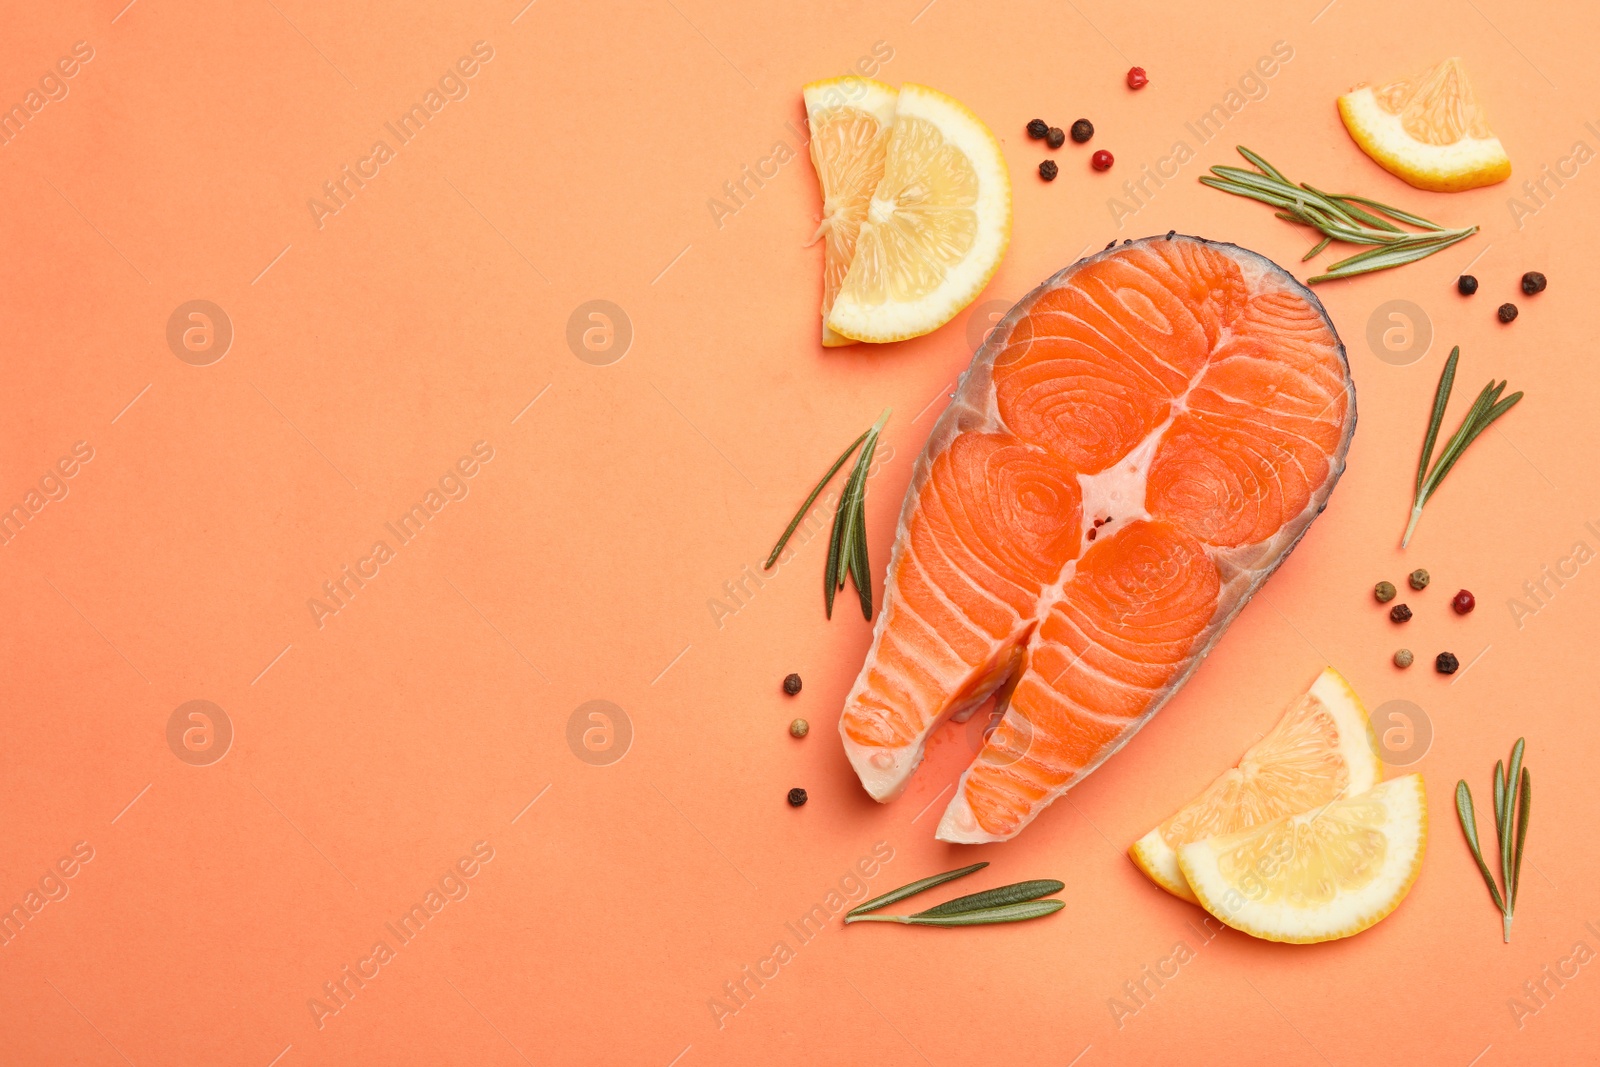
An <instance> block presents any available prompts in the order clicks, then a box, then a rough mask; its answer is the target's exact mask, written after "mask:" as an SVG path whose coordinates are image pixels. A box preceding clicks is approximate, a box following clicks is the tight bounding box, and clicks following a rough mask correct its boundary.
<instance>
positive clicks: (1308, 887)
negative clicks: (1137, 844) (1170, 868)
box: [1178, 774, 1428, 944]
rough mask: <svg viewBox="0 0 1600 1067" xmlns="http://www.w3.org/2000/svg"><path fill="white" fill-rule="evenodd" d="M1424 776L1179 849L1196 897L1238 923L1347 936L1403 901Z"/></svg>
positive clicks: (1417, 859) (1422, 811)
mask: <svg viewBox="0 0 1600 1067" xmlns="http://www.w3.org/2000/svg"><path fill="white" fill-rule="evenodd" d="M1427 840H1428V802H1427V795H1426V793H1425V791H1424V789H1423V785H1422V776H1421V775H1420V774H1408V775H1405V776H1404V777H1401V778H1392V779H1390V780H1389V781H1387V782H1384V783H1383V784H1381V785H1378V786H1376V787H1374V788H1373V789H1371V790H1369V791H1367V792H1365V793H1362V794H1361V795H1360V796H1355V797H1347V798H1344V799H1341V800H1333V801H1329V802H1328V803H1327V804H1323V805H1320V806H1318V807H1315V808H1312V809H1311V810H1310V811H1307V812H1302V813H1301V814H1299V815H1290V816H1288V817H1287V818H1284V819H1280V820H1278V821H1277V822H1274V823H1269V824H1267V825H1266V826H1257V827H1254V828H1252V829H1249V830H1244V831H1241V832H1239V833H1236V834H1223V835H1222V836H1220V837H1210V838H1207V839H1205V840H1204V841H1196V842H1194V843H1192V844H1188V845H1184V846H1183V847H1181V848H1179V849H1178V865H1179V867H1181V868H1182V870H1183V875H1184V878H1185V879H1187V880H1188V883H1189V885H1190V887H1191V888H1193V890H1194V892H1195V895H1196V896H1197V897H1199V899H1200V904H1201V906H1202V907H1204V908H1205V909H1206V910H1207V911H1209V912H1210V913H1211V914H1212V915H1215V916H1216V917H1217V918H1218V919H1221V920H1222V921H1223V922H1225V923H1227V924H1228V925H1229V926H1231V927H1233V928H1234V929H1236V930H1240V931H1243V932H1244V933H1247V934H1250V935H1251V936H1252V937H1260V938H1265V939H1266V940H1269V941H1288V942H1293V943H1295V944H1311V943H1313V942H1317V941H1332V940H1334V939H1336V938H1341V937H1349V936H1351V935H1352V934H1358V933H1360V932H1361V931H1363V930H1365V929H1367V928H1368V927H1370V926H1372V925H1373V924H1374V923H1376V922H1378V921H1379V920H1381V919H1383V918H1384V917H1385V916H1387V915H1388V914H1389V913H1390V912H1392V911H1394V909H1395V908H1397V907H1399V906H1400V902H1401V901H1402V900H1404V899H1405V897H1406V894H1407V893H1408V892H1410V891H1411V885H1412V883H1413V882H1415V881H1416V880H1417V874H1418V873H1419V872H1420V871H1421V870H1422V856H1423V853H1424V852H1425V851H1426V849H1427Z"/></svg>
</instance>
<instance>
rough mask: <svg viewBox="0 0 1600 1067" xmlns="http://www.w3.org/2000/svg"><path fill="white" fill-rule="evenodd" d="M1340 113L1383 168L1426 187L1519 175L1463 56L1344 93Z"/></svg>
mask: <svg viewBox="0 0 1600 1067" xmlns="http://www.w3.org/2000/svg"><path fill="white" fill-rule="evenodd" d="M1339 115H1340V116H1341V117H1342V118H1343V119H1344V125H1345V129H1347V130H1349V131H1350V136H1351V137H1352V138H1354V139H1355V142H1356V144H1358V145H1360V146H1361V150H1362V151H1363V152H1365V153H1366V154H1367V155H1369V156H1371V157H1372V158H1373V160H1374V161H1376V162H1377V164H1378V166H1380V167H1382V168H1383V169H1384V170H1386V171H1388V172H1389V173H1391V174H1393V175H1395V176H1396V177H1398V178H1400V179H1402V180H1404V181H1406V182H1409V183H1410V184H1412V185H1414V186H1416V187H1417V188H1418V189H1431V190H1433V191H1434V192H1438V193H1453V192H1459V191H1460V190H1462V189H1476V188H1477V187H1478V186H1480V185H1493V184H1494V183H1495V182H1503V181H1505V180H1506V179H1507V178H1509V177H1511V160H1510V159H1509V158H1507V156H1506V150H1505V148H1504V147H1502V146H1501V144H1500V138H1498V137H1496V136H1495V135H1494V134H1493V133H1492V132H1490V130H1489V122H1488V119H1487V118H1486V117H1485V115H1484V112H1483V108H1482V107H1481V106H1480V105H1479V104H1478V98H1477V97H1476V96H1474V95H1473V92H1472V84H1471V83H1470V82H1468V81H1467V70H1466V67H1464V66H1463V65H1462V63H1461V60H1459V59H1456V58H1454V57H1452V58H1450V59H1447V60H1445V61H1444V62H1443V63H1440V64H1439V65H1438V66H1436V67H1434V68H1433V69H1432V70H1428V71H1424V72H1423V73H1421V74H1418V75H1416V76H1414V77H1410V78H1400V79H1398V80H1396V81H1392V82H1390V83H1388V84H1387V85H1380V86H1377V87H1376V88H1373V87H1372V86H1362V87H1358V88H1356V89H1355V90H1354V91H1352V92H1349V93H1346V94H1345V95H1344V96H1341V97H1340V98H1339Z"/></svg>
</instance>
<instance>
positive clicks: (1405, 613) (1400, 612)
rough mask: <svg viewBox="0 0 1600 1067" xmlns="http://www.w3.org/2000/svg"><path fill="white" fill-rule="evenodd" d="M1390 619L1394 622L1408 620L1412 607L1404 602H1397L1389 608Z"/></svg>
mask: <svg viewBox="0 0 1600 1067" xmlns="http://www.w3.org/2000/svg"><path fill="white" fill-rule="evenodd" d="M1389 619H1390V621H1392V622H1408V621H1410V619H1411V609H1410V608H1408V607H1406V606H1405V605H1404V604H1396V605H1395V606H1394V607H1392V608H1390V609H1389Z"/></svg>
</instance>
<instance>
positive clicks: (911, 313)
mask: <svg viewBox="0 0 1600 1067" xmlns="http://www.w3.org/2000/svg"><path fill="white" fill-rule="evenodd" d="M895 114H896V116H897V117H898V116H900V115H905V116H908V117H911V118H921V119H925V120H927V121H929V122H932V123H934V124H935V125H936V126H938V127H939V130H940V132H941V134H942V135H943V136H944V138H945V140H946V141H947V142H948V143H950V144H953V145H954V146H955V147H956V148H958V149H959V150H960V151H961V152H963V153H964V154H965V155H966V157H967V159H969V160H970V161H971V163H972V167H973V171H974V173H975V174H976V176H977V179H978V202H977V212H978V227H977V239H976V240H975V241H974V243H973V246H972V248H971V249H969V250H968V252H967V254H966V256H965V257H964V258H963V259H962V260H961V261H960V262H959V263H957V264H955V265H953V267H952V268H951V270H950V271H949V272H948V273H947V274H946V275H945V277H944V280H943V281H941V282H940V283H939V285H938V286H937V287H936V288H935V289H934V290H933V291H932V292H930V293H927V294H925V295H923V296H921V297H919V298H917V299H916V300H913V301H909V302H905V303H887V304H875V305H867V304H863V303H861V302H860V301H857V300H855V299H853V298H852V297H851V296H850V278H849V275H846V277H845V284H844V288H843V289H841V290H840V292H839V297H838V299H836V300H835V301H834V304H833V309H832V311H831V312H830V313H829V315H828V321H827V325H828V326H829V327H830V328H831V329H833V330H835V331H836V332H838V333H840V334H843V335H844V336H846V337H851V338H854V339H856V340H858V341H871V342H876V343H884V342H889V341H904V340H907V339H909V338H912V337H920V336H922V335H923V334H926V333H931V332H932V331H934V330H937V329H938V328H939V327H940V326H943V325H944V324H945V323H947V322H949V321H950V320H951V319H953V318H955V317H956V315H958V314H959V313H960V312H961V309H962V308H965V307H966V306H967V305H968V304H970V303H972V301H973V300H974V299H976V298H977V296H978V294H979V293H981V292H983V288H984V286H986V285H988V284H989V279H991V278H992V277H994V273H995V271H996V270H998V269H999V267H1000V261H1001V259H1002V258H1004V256H1005V252H1006V248H1007V246H1008V245H1009V244H1010V242H1011V178H1010V176H1009V175H1008V174H1007V172H1006V166H1005V157H1004V155H1002V154H1001V151H1000V142H999V141H997V140H996V139H995V136H994V133H993V131H991V130H990V129H989V127H988V125H986V124H985V123H984V121H983V120H982V119H980V118H979V117H978V116H977V115H976V114H974V113H973V112H972V110H971V109H970V108H968V107H967V106H966V105H965V104H963V103H961V102H960V101H959V100H956V99H954V98H953V97H950V96H947V95H945V94H944V93H941V92H939V91H938V90H936V89H930V88H928V87H927V86H923V85H915V84H911V83H907V84H905V85H902V86H901V87H900V97H899V100H898V101H897V105H896V111H895ZM891 136H893V135H892V134H891ZM870 225H872V223H871V222H870V221H869V222H866V223H863V227H862V228H863V230H864V229H865V228H866V227H867V226H870ZM850 269H851V271H852V272H854V270H855V265H854V264H852V265H851V268H850Z"/></svg>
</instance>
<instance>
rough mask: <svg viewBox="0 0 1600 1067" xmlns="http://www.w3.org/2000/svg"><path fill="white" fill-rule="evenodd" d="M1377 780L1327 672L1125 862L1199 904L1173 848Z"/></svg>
mask: <svg viewBox="0 0 1600 1067" xmlns="http://www.w3.org/2000/svg"><path fill="white" fill-rule="evenodd" d="M1382 774H1383V764H1382V763H1381V762H1380V761H1379V759H1378V750H1377V743H1376V740H1375V739H1374V738H1373V735H1372V727H1371V726H1370V725H1369V722H1368V719H1367V711H1366V708H1364V707H1363V706H1362V704H1361V698H1360V697H1358V696H1356V693H1355V690H1354V689H1352V688H1350V683H1349V682H1346V681H1345V680H1344V678H1343V676H1341V675H1340V674H1339V672H1338V671H1336V670H1334V669H1333V668H1332V667H1329V668H1327V669H1326V670H1324V671H1323V672H1322V674H1321V675H1320V676H1319V677H1318V678H1317V680H1316V681H1315V682H1314V683H1312V686H1311V688H1310V689H1309V690H1307V691H1306V692H1305V694H1303V695H1302V696H1301V697H1300V698H1299V699H1298V700H1296V701H1295V702H1294V703H1293V704H1292V705H1290V707H1289V710H1288V711H1286V712H1284V714H1283V718H1281V719H1279V720H1278V723H1277V725H1276V726H1274V727H1273V728H1272V730H1271V731H1270V732H1269V733H1268V734H1267V736H1265V737H1263V738H1262V739H1261V740H1260V741H1257V742H1256V743H1255V744H1254V745H1252V746H1251V747H1250V749H1249V750H1248V751H1246V752H1245V754H1244V755H1243V756H1242V757H1240V759H1239V763H1238V765H1237V766H1235V767H1233V768H1231V769H1230V770H1227V771H1224V772H1223V773H1222V774H1221V775H1220V776H1219V777H1218V778H1217V780H1216V781H1214V782H1212V783H1211V784H1210V785H1209V786H1207V787H1206V788H1205V790H1204V791H1203V792H1202V793H1201V794H1200V795H1199V796H1197V797H1195V798H1194V799H1193V800H1191V801H1190V802H1189V803H1187V804H1185V805H1184V806H1183V807H1181V808H1179V809H1178V810H1177V811H1176V812H1175V813H1174V814H1173V815H1172V816H1171V817H1170V818H1169V819H1167V820H1166V821H1165V822H1163V823H1162V824H1161V825H1160V826H1157V827H1156V828H1155V829H1154V830H1151V831H1150V832H1149V833H1147V834H1145V835H1144V836H1143V837H1141V838H1140V839H1139V840H1138V841H1136V842H1134V844H1133V847H1132V848H1130V849H1129V850H1128V855H1129V856H1131V857H1132V859H1133V862H1134V863H1135V864H1137V865H1138V867H1139V869H1140V870H1142V871H1143V872H1144V873H1145V874H1146V875H1148V876H1149V878H1150V880H1151V881H1152V882H1154V883H1156V885H1158V886H1160V887H1161V888H1162V889H1165V890H1166V891H1167V892H1169V893H1171V894H1172V895H1173V896H1175V897H1181V898H1183V899H1184V900H1187V901H1189V902H1191V903H1199V901H1198V900H1196V899H1195V895H1194V893H1193V891H1192V890H1191V889H1190V888H1189V883H1188V882H1187V881H1185V879H1184V877H1183V874H1182V873H1181V872H1180V871H1179V869H1178V852H1177V850H1178V849H1179V848H1180V847H1182V846H1183V845H1186V844H1188V843H1190V842H1192V841H1200V840H1202V839H1204V838H1208V837H1213V836H1216V835H1217V834H1231V833H1235V832H1237V831H1240V830H1247V829H1250V828H1252V827H1258V826H1262V825H1264V824H1266V823H1270V822H1274V821H1276V820H1278V819H1281V818H1283V817H1284V816H1285V815H1292V814H1295V813H1297V812H1302V811H1306V810H1309V809H1311V808H1315V807H1317V806H1318V805H1320V804H1325V803H1327V802H1328V801H1330V800H1334V799H1336V798H1338V797H1341V796H1354V795H1356V794H1358V793H1365V792H1366V791H1367V790H1369V789H1371V788H1372V787H1373V786H1374V785H1376V784H1377V782H1378V779H1379V778H1380V777H1381V776H1382Z"/></svg>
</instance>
